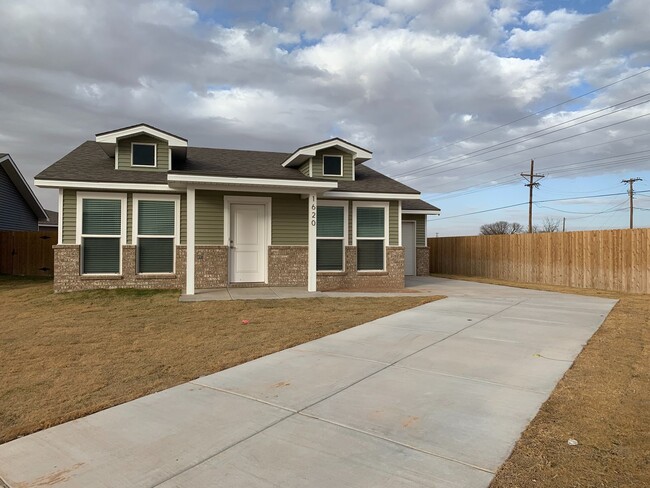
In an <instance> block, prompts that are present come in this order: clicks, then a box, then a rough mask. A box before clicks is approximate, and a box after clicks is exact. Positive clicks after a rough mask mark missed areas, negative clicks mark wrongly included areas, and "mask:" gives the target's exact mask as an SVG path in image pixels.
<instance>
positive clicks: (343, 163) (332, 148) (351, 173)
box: [282, 137, 372, 181]
mask: <svg viewBox="0 0 650 488" xmlns="http://www.w3.org/2000/svg"><path fill="white" fill-rule="evenodd" d="M371 157H372V152H371V151H368V150H367V149H364V148H362V147H359V146H355V145H354V144H352V143H349V142H348V141H345V140H343V139H340V138H338V137H335V138H334V139H329V140H327V141H323V142H318V143H316V144H311V145H309V146H304V147H301V148H300V149H298V150H296V151H295V152H294V153H293V154H292V155H291V156H289V157H288V158H287V159H286V160H285V161H284V163H282V166H284V167H288V168H298V169H299V170H300V171H301V172H302V173H303V174H304V175H305V176H309V177H311V178H323V179H332V180H339V181H354V179H355V167H356V165H358V164H361V163H365V162H366V161H368V160H369V159H370V158H371Z"/></svg>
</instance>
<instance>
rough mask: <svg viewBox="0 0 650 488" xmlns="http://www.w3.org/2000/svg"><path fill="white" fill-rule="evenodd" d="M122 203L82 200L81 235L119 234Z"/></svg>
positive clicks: (116, 201)
mask: <svg viewBox="0 0 650 488" xmlns="http://www.w3.org/2000/svg"><path fill="white" fill-rule="evenodd" d="M121 215H122V202H120V200H98V199H84V200H83V217H82V222H83V225H82V233H83V234H97V235H107V236H109V235H113V236H114V235H118V236H119V235H120V234H121V230H122V228H121V225H120V224H121V220H120V219H121Z"/></svg>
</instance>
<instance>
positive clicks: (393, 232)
mask: <svg viewBox="0 0 650 488" xmlns="http://www.w3.org/2000/svg"><path fill="white" fill-rule="evenodd" d="M400 225H401V223H400V221H399V202H395V201H392V202H390V206H389V207H388V236H389V239H388V245H389V246H398V245H399V226H400Z"/></svg>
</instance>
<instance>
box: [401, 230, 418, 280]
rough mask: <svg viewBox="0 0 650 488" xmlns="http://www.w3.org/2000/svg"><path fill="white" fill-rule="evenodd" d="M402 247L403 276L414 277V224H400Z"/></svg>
mask: <svg viewBox="0 0 650 488" xmlns="http://www.w3.org/2000/svg"><path fill="white" fill-rule="evenodd" d="M402 246H404V274H405V275H406V276H415V222H402Z"/></svg>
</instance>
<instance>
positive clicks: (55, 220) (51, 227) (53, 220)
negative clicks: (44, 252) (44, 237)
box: [38, 209, 59, 232]
mask: <svg viewBox="0 0 650 488" xmlns="http://www.w3.org/2000/svg"><path fill="white" fill-rule="evenodd" d="M45 214H46V215H47V218H46V219H40V220H39V221H38V230H40V231H52V232H56V231H57V230H58V228H59V212H55V211H54V210H47V209H45Z"/></svg>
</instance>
